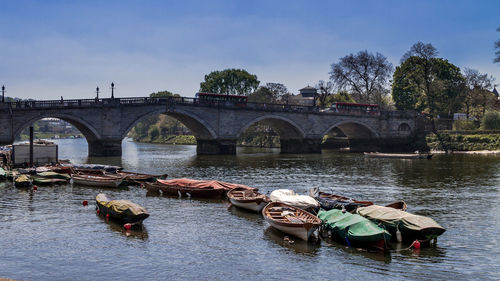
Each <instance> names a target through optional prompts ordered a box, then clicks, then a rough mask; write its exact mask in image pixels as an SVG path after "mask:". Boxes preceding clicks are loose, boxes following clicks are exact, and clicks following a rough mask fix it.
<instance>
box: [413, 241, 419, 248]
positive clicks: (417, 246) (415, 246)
mask: <svg viewBox="0 0 500 281" xmlns="http://www.w3.org/2000/svg"><path fill="white" fill-rule="evenodd" d="M413 248H415V249H420V241H418V240H415V241H413Z"/></svg>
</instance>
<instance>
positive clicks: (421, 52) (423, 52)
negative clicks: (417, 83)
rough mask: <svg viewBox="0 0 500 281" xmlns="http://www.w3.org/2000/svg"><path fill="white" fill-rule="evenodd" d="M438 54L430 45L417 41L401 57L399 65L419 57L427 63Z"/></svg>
mask: <svg viewBox="0 0 500 281" xmlns="http://www.w3.org/2000/svg"><path fill="white" fill-rule="evenodd" d="M438 53H439V52H438V50H437V49H436V48H435V47H434V46H432V44H431V43H427V44H425V43H422V42H420V41H419V42H417V43H415V44H413V46H411V48H410V50H409V51H408V52H406V53H405V54H404V55H403V57H402V58H401V63H403V62H404V61H405V60H407V59H408V58H410V57H419V58H423V59H424V60H426V61H429V60H430V59H432V58H435V57H436V56H437V54H438Z"/></svg>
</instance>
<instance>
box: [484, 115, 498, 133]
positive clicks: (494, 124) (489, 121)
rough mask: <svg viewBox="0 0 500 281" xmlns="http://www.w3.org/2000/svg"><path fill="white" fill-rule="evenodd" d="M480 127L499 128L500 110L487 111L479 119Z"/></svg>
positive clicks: (486, 128) (487, 128) (485, 128)
mask: <svg viewBox="0 0 500 281" xmlns="http://www.w3.org/2000/svg"><path fill="white" fill-rule="evenodd" d="M481 129H483V130H500V111H487V112H486V113H485V114H484V116H483V118H482V119H481Z"/></svg>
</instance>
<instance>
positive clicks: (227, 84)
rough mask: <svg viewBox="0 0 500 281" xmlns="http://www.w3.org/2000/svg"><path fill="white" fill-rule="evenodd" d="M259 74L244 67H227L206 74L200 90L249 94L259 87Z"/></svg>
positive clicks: (229, 93) (228, 93)
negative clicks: (252, 72)
mask: <svg viewBox="0 0 500 281" xmlns="http://www.w3.org/2000/svg"><path fill="white" fill-rule="evenodd" d="M259 83H260V82H259V80H257V76H256V75H253V74H250V73H248V72H247V71H246V70H243V69H225V70H223V71H213V72H211V73H210V74H207V75H205V81H203V82H201V83H200V92H209V93H216V94H227V95H241V96H247V95H249V94H250V93H252V92H254V91H255V90H257V87H259Z"/></svg>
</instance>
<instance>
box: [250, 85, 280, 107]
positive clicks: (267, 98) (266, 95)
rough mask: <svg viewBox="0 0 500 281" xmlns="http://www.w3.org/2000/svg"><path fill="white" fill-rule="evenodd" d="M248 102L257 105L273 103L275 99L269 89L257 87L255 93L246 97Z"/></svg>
mask: <svg viewBox="0 0 500 281" xmlns="http://www.w3.org/2000/svg"><path fill="white" fill-rule="evenodd" d="M248 101H249V102H258V103H273V102H274V101H275V98H274V95H273V93H272V92H271V90H269V88H266V87H259V88H258V89H257V91H255V92H253V93H251V94H249V95H248Z"/></svg>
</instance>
